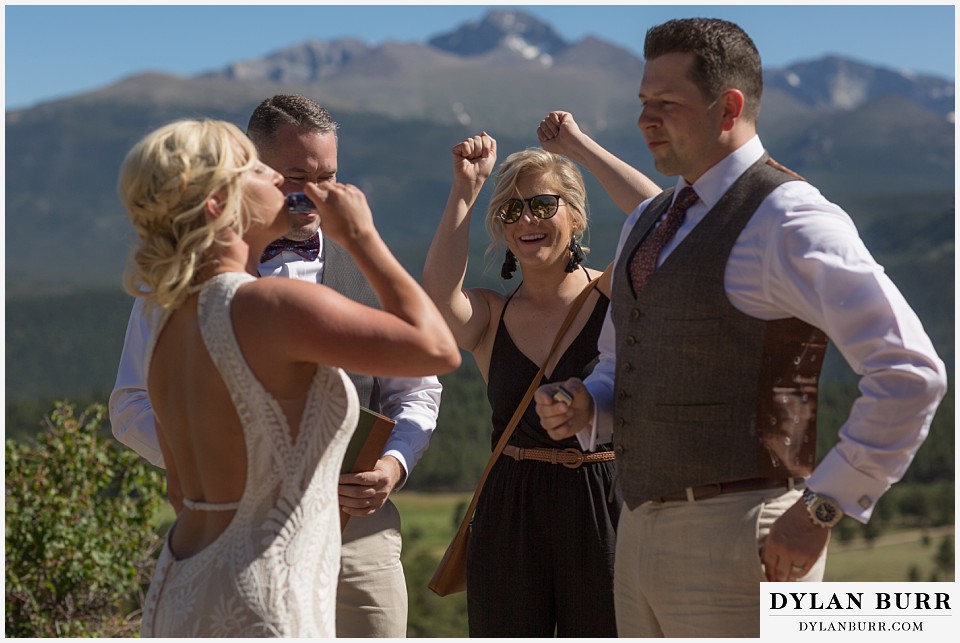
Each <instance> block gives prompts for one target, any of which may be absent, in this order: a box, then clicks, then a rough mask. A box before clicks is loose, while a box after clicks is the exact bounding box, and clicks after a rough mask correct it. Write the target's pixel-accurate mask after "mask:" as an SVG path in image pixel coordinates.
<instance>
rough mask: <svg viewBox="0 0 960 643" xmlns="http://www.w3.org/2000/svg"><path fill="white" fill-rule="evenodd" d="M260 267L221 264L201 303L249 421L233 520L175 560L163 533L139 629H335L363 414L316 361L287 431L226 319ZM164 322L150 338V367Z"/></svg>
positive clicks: (337, 377) (189, 632)
mask: <svg viewBox="0 0 960 643" xmlns="http://www.w3.org/2000/svg"><path fill="white" fill-rule="evenodd" d="M253 279H254V277H252V276H250V275H246V274H243V273H230V274H223V275H219V276H217V277H215V278H213V279H211V280H209V281H208V282H207V283H205V284H204V285H203V288H202V290H201V294H200V303H199V318H200V324H201V330H202V334H203V339H204V343H205V344H206V346H207V350H209V352H210V355H211V357H212V358H213V361H214V363H215V364H216V365H217V368H218V369H219V371H220V373H221V375H222V376H223V379H224V382H225V383H226V385H227V387H228V389H229V390H230V393H231V396H232V399H233V403H234V406H235V407H236V409H237V413H238V415H239V417H240V421H241V423H242V425H243V434H244V441H245V444H246V451H247V481H246V488H245V489H244V492H243V495H242V497H241V498H240V500H239V502H238V503H236V514H235V515H234V517H233V519H232V521H231V522H230V524H229V526H228V527H227V528H226V530H225V531H224V532H223V533H222V534H221V535H220V536H219V537H218V538H217V539H216V540H215V541H214V542H213V543H211V544H210V545H209V546H208V547H206V548H205V549H203V550H202V551H201V552H199V553H197V554H196V555H194V556H191V557H189V558H186V559H184V560H177V559H176V558H175V557H174V555H173V554H172V553H171V551H170V547H169V534H168V539H167V542H166V544H165V545H164V548H163V551H162V552H161V554H160V559H159V561H158V563H157V569H156V572H155V573H154V576H153V580H152V582H151V584H150V590H149V592H148V594H147V601H146V605H145V607H144V613H143V625H142V630H141V633H142V635H143V636H164V637H184V636H189V637H213V636H230V637H254V636H283V637H333V636H335V629H334V617H335V613H336V592H337V577H338V575H339V571H340V520H339V508H338V503H337V479H338V476H339V473H340V464H341V461H342V460H343V454H344V451H345V449H346V446H347V442H348V441H349V439H350V436H351V434H352V433H353V430H354V428H355V427H356V424H357V414H358V404H357V395H356V391H355V389H354V387H353V384H352V383H351V382H350V380H349V379H348V378H347V376H346V374H345V373H344V372H343V371H342V370H340V369H338V368H332V367H327V366H318V367H317V373H316V376H315V378H314V381H313V385H312V387H311V390H310V393H309V396H308V399H307V404H306V407H305V409H304V412H303V419H302V421H301V423H300V429H299V431H298V433H297V439H296V441H293V440H291V437H290V428H289V426H288V425H287V420H286V418H285V417H284V414H283V412H282V410H281V408H280V406H279V405H278V404H277V402H276V400H274V399H273V398H272V397H271V396H270V395H269V394H268V393H267V392H266V390H264V388H263V386H261V384H260V382H258V381H257V379H256V378H255V377H254V375H253V373H252V371H251V370H250V368H249V366H248V365H247V363H246V361H245V360H244V358H243V355H242V353H241V351H240V347H239V345H238V344H237V341H236V337H235V336H234V333H233V325H232V323H231V321H230V304H231V301H232V300H233V295H234V293H235V292H236V291H237V289H238V288H239V287H241V286H242V285H243V284H244V283H246V282H248V281H251V280H253ZM162 327H163V324H162V323H161V324H160V325H159V326H158V328H156V329H154V331H153V335H152V337H151V339H150V343H149V345H148V353H147V356H148V357H147V360H148V364H147V367H146V368H147V369H148V370H147V372H149V358H150V356H151V354H152V352H153V347H154V345H155V342H156V337H157V336H158V335H159V333H160V329H161V328H162ZM210 457H212V458H215V457H217V456H216V454H211V455H210ZM211 508H213V509H216V507H211ZM221 508H222V507H221Z"/></svg>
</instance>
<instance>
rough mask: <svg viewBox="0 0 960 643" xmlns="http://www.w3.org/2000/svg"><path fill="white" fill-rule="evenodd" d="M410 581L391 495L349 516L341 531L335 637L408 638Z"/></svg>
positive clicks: (398, 521) (398, 516)
mask: <svg viewBox="0 0 960 643" xmlns="http://www.w3.org/2000/svg"><path fill="white" fill-rule="evenodd" d="M406 635H407V585H406V581H405V579H404V576H403V567H402V566H401V565H400V513H399V512H398V511H397V507H396V506H395V505H394V504H393V502H391V501H389V500H388V501H387V503H386V504H385V505H384V506H383V507H382V508H381V509H380V510H379V511H378V512H377V513H375V514H373V515H372V516H367V517H364V518H357V517H356V516H354V517H351V518H350V521H349V522H347V528H346V529H345V530H344V534H343V549H342V552H341V565H340V583H339V585H338V586H337V638H369V637H378V638H404V637H405V636H406Z"/></svg>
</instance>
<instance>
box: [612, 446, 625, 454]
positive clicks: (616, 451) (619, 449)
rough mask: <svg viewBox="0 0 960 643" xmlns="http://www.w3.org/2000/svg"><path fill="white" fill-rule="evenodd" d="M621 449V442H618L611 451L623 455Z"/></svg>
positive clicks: (622, 449)
mask: <svg viewBox="0 0 960 643" xmlns="http://www.w3.org/2000/svg"><path fill="white" fill-rule="evenodd" d="M623 451H624V448H623V445H622V444H618V445H617V446H615V447H613V452H614V453H616V454H619V455H623Z"/></svg>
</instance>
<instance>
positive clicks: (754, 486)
mask: <svg viewBox="0 0 960 643" xmlns="http://www.w3.org/2000/svg"><path fill="white" fill-rule="evenodd" d="M803 481H804V479H803V478H750V479H748V480H734V481H733V482H715V483H713V484H705V485H701V486H698V487H687V488H686V489H684V490H683V491H675V492H673V493H668V494H664V495H662V496H660V497H659V498H654V499H653V502H656V503H661V502H693V501H695V500H706V499H707V498H715V497H717V496H722V495H723V494H726V493H739V492H743V491H761V490H763V489H777V488H779V487H782V488H784V489H793V488H794V487H798V486H800V485H801V484H803Z"/></svg>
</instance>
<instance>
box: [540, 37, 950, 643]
mask: <svg viewBox="0 0 960 643" xmlns="http://www.w3.org/2000/svg"><path fill="white" fill-rule="evenodd" d="M644 56H645V58H646V66H645V68H644V72H643V79H642V81H641V85H640V102H641V113H640V119H639V123H638V125H639V127H640V130H641V132H642V133H643V136H644V138H645V140H646V143H647V146H648V148H649V150H650V152H651V154H652V155H653V158H654V162H655V165H656V167H657V169H658V170H659V171H660V172H661V173H663V174H665V175H669V176H676V177H677V183H676V187H675V189H671V190H667V191H665V192H664V193H662V194H661V195H659V196H657V197H654V198H653V199H650V200H649V201H645V202H643V203H641V204H640V205H639V206H638V207H637V208H636V210H634V212H633V213H632V214H631V215H630V217H629V218H628V219H627V222H626V224H625V225H624V228H623V231H622V233H621V237H620V242H619V246H618V249H617V259H616V262H615V266H614V273H613V297H612V303H611V308H610V313H609V314H608V317H607V321H606V324H605V327H604V332H603V333H602V334H601V337H600V340H599V348H600V362H599V364H598V366H597V367H596V369H595V370H594V372H593V374H592V375H591V376H590V377H588V378H587V379H586V380H585V381H584V382H580V381H579V380H569V381H567V382H566V383H565V384H564V386H565V388H567V389H568V390H569V391H570V392H571V393H572V394H573V401H572V402H570V403H569V404H567V403H564V402H558V401H555V400H554V399H553V394H554V393H555V392H556V390H555V389H556V385H546V386H544V387H541V389H540V390H539V391H538V392H537V396H536V400H537V410H538V412H539V414H540V417H541V421H542V424H543V427H544V429H546V430H547V432H548V433H549V434H550V435H551V436H552V437H553V438H554V439H561V438H563V437H567V436H570V435H577V437H578V439H579V440H580V442H581V445H582V446H583V447H584V449H587V450H589V449H590V448H591V447H592V445H594V444H597V443H598V442H603V441H606V440H609V439H610V435H611V433H612V436H613V440H614V445H615V447H614V450H615V452H616V457H617V479H618V481H619V484H620V485H621V488H622V490H623V495H624V499H625V502H626V505H627V507H626V508H625V511H624V513H623V514H622V515H621V519H620V524H619V528H618V537H617V538H618V540H617V552H616V570H615V582H614V591H615V602H616V612H617V626H618V632H619V634H620V636H626V637H634V636H637V637H640V636H670V637H699V636H719V637H748V636H749V637H756V636H759V634H760V582H761V581H764V580H768V581H798V580H803V581H818V580H821V579H822V578H823V571H824V565H825V558H826V547H827V543H828V540H829V537H830V531H831V528H832V527H833V526H834V525H835V524H836V523H837V521H838V520H839V519H840V518H841V517H842V516H843V515H849V516H851V517H852V518H853V519H855V520H858V521H860V522H864V523H865V522H867V521H868V520H869V519H870V515H871V513H872V511H873V509H874V507H875V506H876V502H877V500H878V499H879V498H880V496H881V495H882V494H883V493H884V492H885V491H886V490H887V489H888V488H889V487H890V485H891V484H893V483H894V482H896V481H897V480H899V479H900V478H901V477H902V475H903V473H904V472H905V470H906V468H907V467H908V466H909V464H910V462H911V460H912V459H913V456H914V454H915V453H916V450H917V448H918V447H919V446H920V444H921V442H922V441H923V439H924V437H925V436H926V433H927V431H928V429H929V427H930V422H931V420H932V418H933V415H934V412H935V411H936V408H937V405H938V404H939V402H940V400H941V398H942V397H943V394H944V392H945V388H946V376H945V368H944V365H943V363H942V361H941V360H940V359H939V357H938V356H937V354H936V352H935V351H934V348H933V346H932V344H931V342H930V339H929V338H928V337H927V335H926V333H925V331H924V329H923V327H922V325H921V323H920V321H919V319H918V318H917V316H916V315H915V314H914V312H913V311H912V310H911V309H910V307H909V305H908V304H907V302H906V301H905V300H904V298H903V296H902V295H901V294H900V292H899V291H898V290H897V288H896V287H895V286H894V284H893V283H892V282H891V281H890V279H889V278H888V277H887V276H886V275H885V273H884V271H883V268H882V267H881V266H879V265H877V263H876V262H875V261H874V259H873V258H872V257H871V256H870V254H869V252H868V251H867V250H866V248H865V247H864V245H863V242H862V241H861V240H860V238H859V236H858V234H857V231H856V228H855V227H854V225H853V222H852V221H851V220H850V218H849V217H848V216H847V214H846V213H845V212H843V210H841V209H840V208H839V207H838V206H836V205H834V204H833V203H830V202H829V201H827V200H826V199H825V198H824V197H823V196H822V195H821V194H820V192H819V191H818V190H816V188H814V187H813V186H811V185H809V184H808V183H806V182H805V181H804V180H803V179H802V178H801V177H799V176H798V175H796V174H795V173H793V172H791V171H789V170H787V169H786V168H784V167H782V166H780V165H779V164H777V163H776V162H775V161H773V160H772V159H771V158H770V157H769V156H768V155H767V153H766V152H765V151H764V148H763V146H762V144H761V142H760V139H759V137H758V136H757V134H756V122H757V116H758V113H759V110H760V95H761V91H762V69H761V64H760V56H759V53H758V52H757V49H756V47H755V46H754V44H753V42H752V41H751V39H750V38H749V36H747V34H746V33H744V32H743V30H742V29H740V28H739V27H738V26H737V25H734V24H732V23H730V22H726V21H723V20H715V19H702V18H693V19H684V20H672V21H669V22H667V23H664V24H662V25H659V26H656V27H653V28H652V29H650V30H649V31H648V32H647V36H646V41H645V46H644ZM539 136H540V139H541V142H542V144H543V145H544V147H548V149H555V150H561V149H566V150H568V152H569V155H570V156H571V157H573V158H576V159H577V160H579V161H580V162H581V163H584V164H585V165H586V166H587V168H588V169H589V170H590V171H591V172H593V174H594V175H595V176H597V177H598V178H599V179H600V181H601V182H602V183H603V184H604V188H605V189H606V190H607V191H608V192H609V193H610V194H611V196H614V195H616V196H614V198H615V199H617V198H622V195H623V194H624V192H625V191H629V189H630V188H629V185H626V184H625V183H624V181H623V179H622V178H621V177H623V174H622V173H618V172H617V171H616V168H617V165H616V164H617V163H618V162H620V163H622V162H621V161H619V160H618V159H615V158H614V157H612V156H611V155H610V154H609V153H607V152H605V151H604V150H599V149H598V146H597V145H596V143H595V142H593V141H591V140H589V139H588V138H587V137H586V136H585V135H584V134H582V133H581V132H580V131H579V129H577V128H576V125H575V123H573V121H572V117H570V115H568V114H564V113H562V112H555V113H553V114H551V115H550V116H548V118H547V119H545V120H544V122H543V123H541V127H540V132H539ZM675 198H676V201H677V204H676V205H674V200H675ZM681 201H682V203H681ZM635 202H636V201H635ZM661 215H665V216H663V217H662V219H661ZM828 338H829V341H832V342H833V343H834V344H835V345H836V346H837V348H838V349H839V351H840V353H841V354H842V355H843V356H844V357H845V358H846V360H847V361H848V363H849V364H850V366H851V367H852V369H853V370H854V371H855V372H857V373H859V374H861V376H862V379H861V381H860V391H861V393H862V395H861V397H860V398H859V399H857V401H856V403H855V404H854V406H853V409H852V410H851V413H850V416H849V419H848V420H847V422H846V423H845V424H844V425H843V426H842V427H841V428H840V430H839V438H840V439H839V442H838V443H837V445H836V446H835V447H834V448H833V449H832V450H831V451H830V452H829V453H827V454H826V456H825V457H824V458H823V459H822V460H821V461H820V462H819V463H817V462H815V461H814V456H815V447H816V410H817V406H816V400H817V385H818V380H819V374H820V365H821V363H822V359H823V354H824V351H825V349H826V343H827V341H828Z"/></svg>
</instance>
